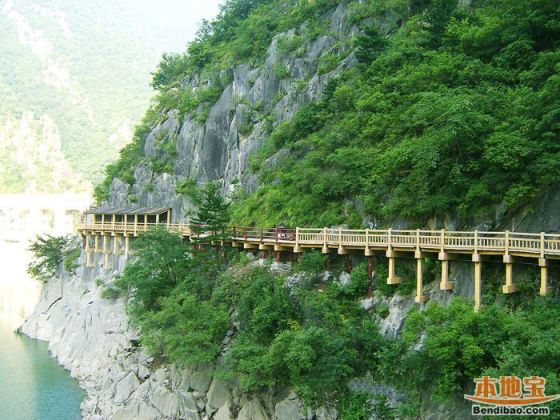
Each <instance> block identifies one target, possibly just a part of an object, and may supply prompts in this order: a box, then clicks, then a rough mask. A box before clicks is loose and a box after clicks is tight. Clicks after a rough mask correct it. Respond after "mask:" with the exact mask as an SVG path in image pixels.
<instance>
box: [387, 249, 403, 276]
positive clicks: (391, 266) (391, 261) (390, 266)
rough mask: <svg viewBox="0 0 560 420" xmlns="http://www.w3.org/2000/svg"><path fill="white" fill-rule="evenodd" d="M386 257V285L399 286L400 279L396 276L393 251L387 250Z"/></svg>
mask: <svg viewBox="0 0 560 420" xmlns="http://www.w3.org/2000/svg"><path fill="white" fill-rule="evenodd" d="M385 255H386V256H387V262H388V267H387V271H388V273H387V284H401V279H400V277H398V276H397V275H396V268H395V251H393V249H392V248H389V249H388V250H387V252H386V253H385Z"/></svg>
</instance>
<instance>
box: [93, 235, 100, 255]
mask: <svg viewBox="0 0 560 420" xmlns="http://www.w3.org/2000/svg"><path fill="white" fill-rule="evenodd" d="M93 252H96V253H97V252H99V235H95V236H94V237H93Z"/></svg>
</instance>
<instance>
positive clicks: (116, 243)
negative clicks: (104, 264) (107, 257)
mask: <svg viewBox="0 0 560 420" xmlns="http://www.w3.org/2000/svg"><path fill="white" fill-rule="evenodd" d="M113 254H114V255H119V254H120V248H119V237H118V236H116V235H115V237H114V238H113Z"/></svg>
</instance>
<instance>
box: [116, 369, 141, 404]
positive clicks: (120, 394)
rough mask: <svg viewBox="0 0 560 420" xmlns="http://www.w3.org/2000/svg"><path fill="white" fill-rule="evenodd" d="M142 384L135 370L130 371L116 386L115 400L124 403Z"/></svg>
mask: <svg viewBox="0 0 560 420" xmlns="http://www.w3.org/2000/svg"><path fill="white" fill-rule="evenodd" d="M139 385H140V381H139V380H138V378H137V377H136V375H135V374H134V373H133V372H130V373H129V374H128V375H126V376H125V377H124V378H122V379H121V380H120V381H119V382H118V383H117V386H116V387H115V396H114V398H113V400H114V401H115V403H117V404H122V403H124V402H125V401H126V400H128V398H129V397H130V394H132V393H133V392H134V391H135V390H136V388H138V386H139Z"/></svg>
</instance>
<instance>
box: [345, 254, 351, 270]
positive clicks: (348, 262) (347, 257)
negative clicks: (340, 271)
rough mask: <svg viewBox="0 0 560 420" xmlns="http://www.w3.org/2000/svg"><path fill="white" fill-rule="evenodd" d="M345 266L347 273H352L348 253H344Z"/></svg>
mask: <svg viewBox="0 0 560 420" xmlns="http://www.w3.org/2000/svg"><path fill="white" fill-rule="evenodd" d="M346 268H347V269H348V272H349V273H352V258H350V255H346Z"/></svg>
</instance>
